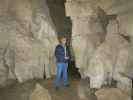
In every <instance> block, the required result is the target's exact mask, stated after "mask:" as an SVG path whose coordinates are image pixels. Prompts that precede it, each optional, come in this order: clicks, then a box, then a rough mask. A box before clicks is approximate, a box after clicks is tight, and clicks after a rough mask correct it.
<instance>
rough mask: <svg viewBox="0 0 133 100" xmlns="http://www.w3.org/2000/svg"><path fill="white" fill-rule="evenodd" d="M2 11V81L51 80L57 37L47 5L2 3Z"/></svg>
mask: <svg viewBox="0 0 133 100" xmlns="http://www.w3.org/2000/svg"><path fill="white" fill-rule="evenodd" d="M0 7H1V9H0V15H1V16H0V48H1V50H2V51H1V54H0V56H1V59H2V60H1V70H3V71H0V74H1V79H0V80H3V82H4V83H5V81H6V79H17V80H18V81H19V82H24V81H26V80H29V79H34V78H41V79H43V78H44V76H46V78H50V77H51V76H52V75H54V74H55V60H54V48H55V46H56V44H57V37H56V29H55V26H54V24H53V22H52V19H51V17H50V13H49V8H48V6H47V3H46V1H45V0H38V1H36V0H23V1H22V0H12V1H10V0H5V1H2V0H1V4H0ZM53 41H54V42H53ZM3 50H4V51H3ZM3 52H4V53H3ZM1 82H2V81H1Z"/></svg>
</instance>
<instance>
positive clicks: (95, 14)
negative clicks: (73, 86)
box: [66, 0, 133, 92]
mask: <svg viewBox="0 0 133 100" xmlns="http://www.w3.org/2000/svg"><path fill="white" fill-rule="evenodd" d="M119 3H120V4H119ZM79 5H80V6H79ZM127 6H128V7H127ZM132 7H133V3H132V1H131V0H129V1H127V2H126V3H125V1H123V0H119V1H118V2H117V1H115V0H110V1H105V0H100V1H97V0H74V1H72V0H67V2H66V15H67V16H70V17H71V19H72V23H73V27H72V33H73V34H72V39H73V40H72V45H73V48H74V53H75V60H76V65H77V67H78V68H79V71H80V74H81V76H82V78H85V77H90V87H91V88H100V87H101V86H102V85H104V84H111V81H112V79H114V80H116V81H117V87H119V88H121V89H123V90H125V91H126V90H127V92H131V79H130V78H128V77H126V76H123V75H121V74H120V73H125V74H128V73H132V72H133V70H130V69H132V62H131V60H132V57H133V52H131V50H132V49H131V48H132V31H131V30H132V28H131V27H132V20H131V19H130V18H131V16H132V12H131V9H132ZM129 9H130V10H129ZM104 11H106V13H105V12H104ZM108 14H112V15H108ZM101 16H102V17H101ZM126 20H127V21H126ZM128 22H129V24H128ZM125 25H126V27H124V26H125ZM126 70H128V71H127V72H126ZM129 70H130V71H129ZM130 76H132V75H131V74H130Z"/></svg>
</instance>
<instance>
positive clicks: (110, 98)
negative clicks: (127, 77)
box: [96, 88, 131, 100]
mask: <svg viewBox="0 0 133 100" xmlns="http://www.w3.org/2000/svg"><path fill="white" fill-rule="evenodd" d="M96 96H97V98H98V99H97V100H131V98H130V96H129V95H128V94H126V93H125V92H124V91H121V90H120V89H117V88H110V89H108V88H105V89H100V90H98V91H97V92H96Z"/></svg>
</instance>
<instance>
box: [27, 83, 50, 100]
mask: <svg viewBox="0 0 133 100" xmlns="http://www.w3.org/2000/svg"><path fill="white" fill-rule="evenodd" d="M29 100H52V98H51V95H50V93H49V91H48V90H47V89H45V88H44V87H42V86H41V85H40V84H38V83H37V84H36V86H35V89H34V90H33V92H32V93H31V95H30V98H29Z"/></svg>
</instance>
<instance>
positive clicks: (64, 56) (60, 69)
mask: <svg viewBox="0 0 133 100" xmlns="http://www.w3.org/2000/svg"><path fill="white" fill-rule="evenodd" d="M66 42H67V38H66V37H64V36H62V37H59V44H58V45H57V46H56V49H55V57H56V65H57V66H56V67H57V70H56V79H55V81H54V86H55V89H58V88H59V87H60V81H61V78H62V77H61V75H62V73H63V80H64V86H66V87H67V86H69V83H68V72H67V69H68V59H69V57H68V52H67V49H66Z"/></svg>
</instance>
